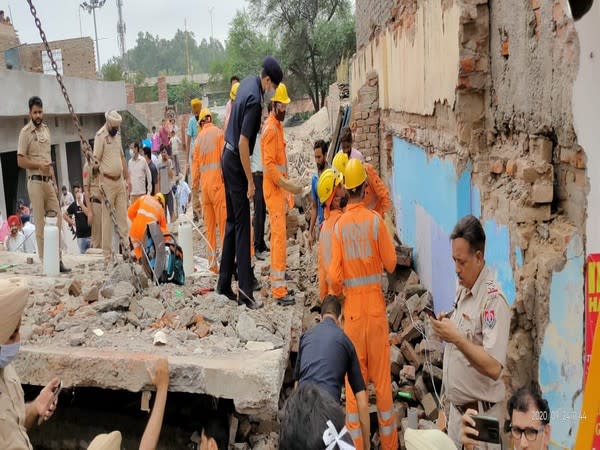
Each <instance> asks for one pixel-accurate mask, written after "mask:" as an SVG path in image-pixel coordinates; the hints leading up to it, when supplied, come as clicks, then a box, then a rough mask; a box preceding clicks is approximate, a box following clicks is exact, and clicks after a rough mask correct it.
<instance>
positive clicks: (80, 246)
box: [0, 119, 191, 254]
mask: <svg viewBox="0 0 600 450" xmlns="http://www.w3.org/2000/svg"><path fill="white" fill-rule="evenodd" d="M177 131H178V130H177V127H176V125H175V123H174V120H173V119H171V120H167V119H165V120H163V122H162V124H161V126H160V128H159V129H158V130H157V129H156V127H152V130H151V131H150V132H149V133H148V136H147V137H146V138H145V139H143V140H142V139H140V140H139V141H135V142H132V143H131V144H130V145H129V161H128V163H127V164H128V169H129V176H130V180H131V185H130V186H129V203H130V204H131V203H133V202H135V200H137V199H138V198H139V197H141V196H143V195H146V194H148V195H155V194H157V193H159V192H161V193H162V194H163V195H164V196H165V199H166V206H167V207H166V211H165V212H166V213H167V218H168V220H169V221H170V222H172V221H174V220H176V219H177V217H178V215H179V214H185V212H186V211H187V207H188V203H189V200H190V197H191V189H190V187H189V185H188V184H187V182H186V181H185V179H184V175H185V169H186V168H185V166H184V164H183V161H184V159H185V158H184V156H183V146H182V143H181V139H180V138H179V136H178V135H177ZM86 191H87V190H86V187H85V184H84V185H80V184H73V185H72V186H71V191H70V190H69V189H68V187H67V186H62V189H61V193H60V195H59V202H60V207H61V214H62V218H63V219H64V220H63V222H62V227H63V229H62V233H63V239H62V240H61V250H62V251H63V252H67V253H81V254H83V253H85V252H86V251H87V250H88V249H89V248H92V247H94V245H93V241H92V227H93V224H92V220H91V210H92V208H91V207H90V204H89V203H91V202H90V200H89V196H86V195H85V193H86ZM34 214H35V211H31V210H30V207H29V206H28V205H27V203H26V202H25V200H22V199H20V200H19V201H18V203H17V211H16V213H15V214H13V215H10V216H9V217H7V218H6V219H5V218H3V217H2V215H1V213H0V244H3V245H4V249H5V250H7V251H10V252H21V253H37V248H36V247H37V245H36V240H35V225H34V223H35V218H34V216H33V215H34Z"/></svg>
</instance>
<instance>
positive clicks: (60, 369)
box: [15, 346, 288, 420]
mask: <svg viewBox="0 0 600 450" xmlns="http://www.w3.org/2000/svg"><path fill="white" fill-rule="evenodd" d="M159 356H165V357H168V359H169V371H170V377H171V380H170V384H169V391H171V392H187V393H195V394H208V395H211V396H214V397H218V398H225V399H232V400H233V402H234V405H235V408H236V410H237V411H238V412H239V413H241V414H251V415H254V416H258V417H260V418H262V419H265V420H272V419H273V418H274V417H275V416H276V414H277V409H278V401H279V392H280V390H281V385H282V383H283V376H284V372H285V368H286V366H287V360H288V352H287V351H286V349H283V348H279V349H272V350H268V351H248V350H247V351H241V352H236V353H233V352H231V353H226V354H223V355H221V356H216V357H212V358H204V357H200V356H195V355H189V356H172V355H169V354H168V351H166V350H162V349H161V350H155V351H154V352H152V353H150V352H148V353H139V352H135V353H134V352H126V351H118V352H115V351H107V350H101V349H93V348H76V349H73V348H64V347H63V348H57V347H54V346H25V347H24V348H23V349H22V350H21V352H20V353H19V356H18V358H17V359H16V360H15V367H16V369H17V372H18V373H19V376H20V377H21V382H22V383H24V384H33V385H40V386H42V385H45V384H46V383H47V382H48V381H49V379H50V377H52V376H58V377H59V378H60V379H61V380H62V382H63V386H64V387H66V388H70V387H100V388H105V389H123V390H128V391H132V392H139V391H143V390H147V389H150V388H151V386H150V379H149V375H148V368H149V367H151V362H152V360H153V359H154V358H156V357H159Z"/></svg>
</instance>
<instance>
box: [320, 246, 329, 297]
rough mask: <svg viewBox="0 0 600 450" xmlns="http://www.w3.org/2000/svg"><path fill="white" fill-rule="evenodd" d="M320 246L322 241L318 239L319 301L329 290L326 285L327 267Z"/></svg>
mask: <svg viewBox="0 0 600 450" xmlns="http://www.w3.org/2000/svg"><path fill="white" fill-rule="evenodd" d="M322 247H323V242H322V241H319V300H321V301H323V299H324V298H325V297H326V296H327V294H328V291H329V289H328V287H327V267H326V266H325V261H324V258H323V248H322Z"/></svg>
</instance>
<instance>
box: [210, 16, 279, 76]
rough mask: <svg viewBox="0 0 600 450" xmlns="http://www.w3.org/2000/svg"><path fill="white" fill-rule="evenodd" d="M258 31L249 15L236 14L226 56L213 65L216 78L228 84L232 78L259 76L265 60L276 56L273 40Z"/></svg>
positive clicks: (230, 29)
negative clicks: (269, 56)
mask: <svg viewBox="0 0 600 450" xmlns="http://www.w3.org/2000/svg"><path fill="white" fill-rule="evenodd" d="M258 28H259V27H258V26H256V25H255V24H254V22H253V21H252V16H251V15H250V14H249V13H247V12H246V11H237V13H236V15H235V17H234V18H233V21H232V22H231V26H230V28H229V34H228V37H227V53H226V54H227V57H226V59H223V60H215V61H214V62H213V64H212V67H211V71H210V73H211V74H212V75H213V78H218V77H219V76H220V77H221V78H222V79H223V80H224V84H227V85H228V84H229V78H230V77H231V76H232V75H237V76H239V77H240V78H244V77H246V76H248V75H251V74H258V72H259V70H260V67H261V64H262V62H263V59H264V57H265V56H267V55H273V54H276V53H277V47H276V45H275V41H274V39H273V38H272V37H271V36H269V35H267V34H264V33H261V32H260V31H258Z"/></svg>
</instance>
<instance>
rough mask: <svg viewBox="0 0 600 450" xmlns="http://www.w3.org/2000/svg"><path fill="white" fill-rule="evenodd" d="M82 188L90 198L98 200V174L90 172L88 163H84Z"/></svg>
mask: <svg viewBox="0 0 600 450" xmlns="http://www.w3.org/2000/svg"><path fill="white" fill-rule="evenodd" d="M83 187H84V189H85V190H86V191H88V193H89V194H90V197H95V198H97V199H98V200H100V183H99V180H98V174H97V173H96V174H94V172H93V171H92V170H90V168H89V165H88V163H85V165H84V166H83Z"/></svg>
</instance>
